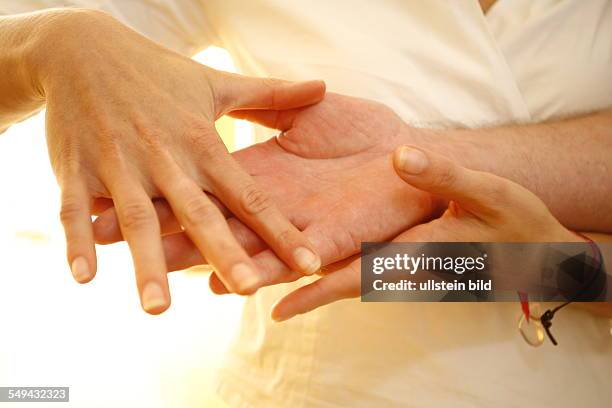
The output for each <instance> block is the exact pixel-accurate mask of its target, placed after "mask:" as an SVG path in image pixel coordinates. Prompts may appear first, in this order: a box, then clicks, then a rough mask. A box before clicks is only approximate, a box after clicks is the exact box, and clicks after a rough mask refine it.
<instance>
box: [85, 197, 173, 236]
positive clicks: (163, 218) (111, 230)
mask: <svg viewBox="0 0 612 408" xmlns="http://www.w3.org/2000/svg"><path fill="white" fill-rule="evenodd" d="M153 206H154V209H155V213H156V214H157V219H158V220H159V224H160V228H161V229H160V231H161V234H162V235H167V234H175V233H178V232H180V231H182V227H181V224H180V223H179V222H178V220H177V219H176V217H175V216H174V213H173V212H172V208H171V207H170V205H169V204H168V203H167V202H166V200H155V201H153ZM93 230H94V238H95V240H96V243H98V244H101V245H107V244H113V243H115V242H119V241H123V235H122V234H121V228H120V227H119V220H118V219H117V212H116V211H115V208H114V207H110V208H108V209H107V210H105V211H104V212H102V213H101V214H100V215H99V216H98V218H97V219H96V220H95V221H94V222H93Z"/></svg>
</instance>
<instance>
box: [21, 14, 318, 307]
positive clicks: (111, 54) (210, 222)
mask: <svg viewBox="0 0 612 408" xmlns="http://www.w3.org/2000/svg"><path fill="white" fill-rule="evenodd" d="M41 30H44V31H45V33H44V34H45V35H44V36H43V37H44V38H45V39H46V45H47V47H46V48H44V47H43V48H42V49H40V50H39V51H38V53H37V55H36V56H35V58H34V59H35V61H36V63H35V64H33V65H36V66H37V70H36V73H37V75H36V78H37V80H39V83H40V87H41V93H42V94H43V95H44V97H45V98H46V102H47V117H46V124H47V139H48V147H49V155H50V158H51V163H52V166H53V169H54V172H55V174H56V176H57V179H58V181H59V184H60V187H61V190H62V211H61V218H62V222H63V225H64V229H65V232H66V241H67V252H68V260H69V263H70V264H71V267H72V271H73V274H74V276H75V278H76V280H77V281H79V282H82V283H84V282H87V281H89V280H91V279H92V278H93V276H94V274H95V270H96V256H95V249H94V239H93V232H92V228H91V218H90V214H91V208H90V201H91V199H95V198H100V197H106V198H112V199H113V202H114V205H115V207H116V209H117V214H118V218H119V226H120V228H121V231H122V233H123V236H124V237H125V238H126V240H127V242H128V244H129V246H130V250H131V252H132V256H133V259H134V266H135V269H136V277H137V285H138V290H139V293H140V297H141V302H142V306H143V308H144V309H145V310H146V311H147V312H149V313H154V314H156V313H161V312H162V311H164V310H165V309H166V308H167V307H168V306H169V303H170V295H169V290H168V283H167V277H166V272H167V269H166V259H165V257H164V251H163V248H162V243H161V238H160V226H159V223H158V220H157V217H156V216H155V211H154V207H153V204H152V202H151V198H154V197H164V198H165V199H167V200H168V203H169V205H170V206H171V207H172V210H173V213H174V214H175V215H176V217H177V218H178V220H179V221H180V223H181V225H182V226H183V227H184V228H185V231H186V233H187V234H188V235H189V237H190V239H191V240H192V241H193V243H194V245H195V247H197V250H198V251H199V252H200V253H201V254H203V255H204V256H205V257H206V259H207V261H208V262H209V263H210V264H212V265H213V266H214V267H215V269H216V270H217V272H218V276H219V278H220V279H221V280H222V282H223V284H224V285H225V286H227V287H228V288H229V289H230V290H232V291H235V292H238V293H245V294H246V293H250V292H251V291H252V290H253V288H255V287H257V286H258V285H259V274H258V273H257V270H256V266H255V264H254V263H253V261H252V260H251V259H250V257H249V256H248V254H247V253H246V252H245V251H244V249H243V248H242V247H241V246H240V245H239V244H238V242H237V241H236V239H235V238H234V236H233V235H232V234H231V232H230V230H229V228H228V225H227V223H226V220H225V218H224V217H223V215H222V213H221V212H220V211H219V209H218V208H217V206H215V205H213V203H212V201H211V200H210V199H209V198H208V197H207V195H206V194H205V193H204V192H209V193H210V194H212V195H214V196H215V197H216V198H217V199H218V200H220V201H221V202H222V203H223V204H224V205H225V206H226V207H227V208H228V209H229V210H230V211H231V212H232V213H233V214H234V215H235V216H236V217H237V219H240V220H241V221H242V222H244V223H245V225H248V226H249V227H250V228H252V230H253V231H254V233H255V234H257V235H258V236H259V237H261V238H262V239H263V241H264V242H266V244H267V245H269V246H270V248H271V249H272V250H273V251H274V253H275V254H276V255H277V256H278V257H279V259H280V260H282V261H283V262H284V263H286V264H287V265H288V266H289V267H291V268H292V269H294V270H297V271H299V272H300V273H303V274H311V273H314V272H315V271H317V270H318V269H319V266H320V260H319V257H318V256H317V255H316V254H315V253H314V250H313V247H312V245H311V244H310V243H309V242H308V240H307V239H306V237H305V236H304V235H303V234H302V233H301V232H300V231H299V230H298V229H297V228H296V227H295V226H293V225H292V224H291V223H290V222H289V221H288V220H287V219H286V217H284V216H283V215H282V213H281V212H280V211H279V210H278V208H277V207H276V205H275V204H274V202H273V200H272V199H271V198H270V197H269V195H268V194H267V193H266V192H265V190H263V189H262V188H261V187H260V186H259V184H258V183H257V182H256V181H254V180H253V178H252V177H250V176H249V174H248V173H247V172H245V171H244V170H243V169H242V168H241V166H240V165H239V164H238V163H236V161H235V160H234V159H232V157H231V156H230V155H229V153H228V152H227V150H226V148H225V146H224V144H223V142H222V141H221V139H220V138H219V136H218V134H217V132H216V130H215V127H214V122H215V120H216V119H217V118H219V117H220V116H221V115H223V114H225V113H227V112H230V111H232V110H236V109H290V108H296V107H300V106H305V105H309V104H312V103H316V102H318V101H319V100H320V99H322V97H323V95H324V93H325V86H324V84H323V83H322V82H320V81H311V82H303V83H290V82H284V81H280V80H272V79H259V78H248V77H243V76H238V75H233V74H229V73H224V72H220V71H216V70H213V69H210V68H207V67H205V66H203V65H200V64H198V63H196V62H194V61H192V60H190V59H188V58H185V57H182V56H180V55H178V54H175V53H173V52H171V51H169V50H166V49H164V48H162V47H160V46H159V45H157V44H155V43H153V42H151V41H149V40H147V39H146V38H144V37H142V36H140V35H139V34H137V33H136V32H134V31H132V30H131V29H129V28H127V27H125V26H123V25H122V24H120V23H119V22H117V21H116V20H115V19H114V18H112V17H110V16H108V15H106V14H104V13H100V12H93V11H82V10H76V11H74V10H71V11H66V12H63V13H60V14H59V15H58V16H57V17H56V19H55V20H54V23H53V24H47V25H45V26H44V27H41Z"/></svg>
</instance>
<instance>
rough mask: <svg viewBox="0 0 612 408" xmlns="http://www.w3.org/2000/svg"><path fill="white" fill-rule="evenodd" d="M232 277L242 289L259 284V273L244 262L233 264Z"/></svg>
mask: <svg viewBox="0 0 612 408" xmlns="http://www.w3.org/2000/svg"><path fill="white" fill-rule="evenodd" d="M232 277H233V278H234V280H235V281H236V283H237V284H238V286H239V287H240V289H241V290H243V291H249V290H253V289H256V288H257V287H258V286H259V275H257V273H256V272H255V271H254V270H253V268H251V267H250V266H249V265H247V264H245V263H239V264H236V265H234V267H233V268H232Z"/></svg>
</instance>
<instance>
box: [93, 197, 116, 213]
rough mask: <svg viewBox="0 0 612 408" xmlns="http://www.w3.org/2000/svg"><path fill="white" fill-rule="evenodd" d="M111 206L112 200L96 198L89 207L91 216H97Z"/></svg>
mask: <svg viewBox="0 0 612 408" xmlns="http://www.w3.org/2000/svg"><path fill="white" fill-rule="evenodd" d="M112 206H113V200H111V199H110V198H103V197H98V198H95V199H94V200H93V204H92V205H91V213H92V215H96V216H98V215H100V214H102V213H103V212H104V211H106V210H108V209H109V208H111V207H112Z"/></svg>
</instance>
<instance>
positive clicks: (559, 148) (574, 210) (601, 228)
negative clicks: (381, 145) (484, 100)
mask: <svg viewBox="0 0 612 408" xmlns="http://www.w3.org/2000/svg"><path fill="white" fill-rule="evenodd" d="M426 143H427V144H428V145H429V148H431V149H433V150H437V151H440V152H441V153H443V154H445V155H447V156H450V157H452V158H454V159H455V160H457V161H458V162H460V163H462V164H463V165H465V166H466V167H470V168H473V169H477V170H483V171H488V172H491V173H494V174H497V175H499V176H502V177H505V178H508V179H511V180H513V181H515V182H517V183H519V184H522V185H523V186H525V187H526V188H528V189H529V190H531V191H533V192H534V193H536V194H537V195H538V196H539V197H540V198H541V199H542V200H543V201H544V202H545V203H546V204H547V206H548V207H549V209H550V210H551V212H552V213H553V214H554V215H555V216H556V217H557V219H558V220H559V221H561V222H562V223H563V224H564V225H565V226H566V227H568V228H571V229H575V230H580V231H598V232H612V211H610V210H611V204H610V197H612V182H611V180H612V111H606V112H601V113H595V114H590V115H586V116H582V117H577V118H573V119H568V120H563V121H557V122H550V123H542V124H535V125H522V126H521V125H517V126H509V127H501V128H495V129H476V130H451V131H448V130H446V131H432V132H430V133H428V136H427V137H426Z"/></svg>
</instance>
